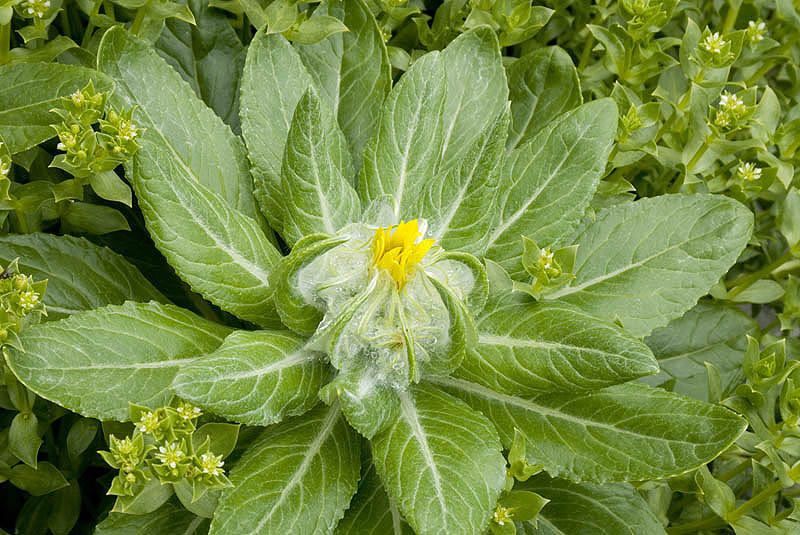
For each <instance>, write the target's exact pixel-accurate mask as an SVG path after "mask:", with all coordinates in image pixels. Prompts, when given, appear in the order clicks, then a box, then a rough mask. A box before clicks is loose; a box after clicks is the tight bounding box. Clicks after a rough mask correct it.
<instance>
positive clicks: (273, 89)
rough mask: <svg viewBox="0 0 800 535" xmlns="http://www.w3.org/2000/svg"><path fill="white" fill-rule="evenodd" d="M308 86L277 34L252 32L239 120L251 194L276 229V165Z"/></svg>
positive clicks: (278, 226)
mask: <svg viewBox="0 0 800 535" xmlns="http://www.w3.org/2000/svg"><path fill="white" fill-rule="evenodd" d="M311 84H312V80H311V77H310V76H309V74H308V72H307V71H306V68H305V67H304V66H303V62H302V61H300V57H299V56H298V55H297V51H295V49H294V48H292V45H291V44H289V42H288V41H287V40H286V39H285V38H284V37H283V36H282V35H280V34H269V35H267V34H266V33H264V30H261V31H259V32H258V33H256V35H255V37H254V38H253V41H252V42H251V43H250V46H249V48H248V50H247V59H246V61H245V64H244V72H243V73H242V96H241V101H240V103H239V116H240V118H241V122H242V137H243V138H244V141H245V143H246V144H247V157H248V158H249V159H250V163H251V164H252V166H253V167H252V172H253V181H254V185H255V190H254V193H255V196H256V199H257V201H258V205H259V208H260V209H261V212H262V213H263V214H264V216H266V218H267V220H268V221H269V223H270V225H272V228H274V229H275V230H276V231H278V232H280V231H281V225H282V221H283V204H282V193H281V162H282V161H283V151H284V147H285V146H286V136H287V135H288V133H289V127H290V126H291V124H292V115H293V114H294V110H295V108H296V107H297V103H298V102H299V101H300V98H301V97H302V96H303V94H304V93H305V92H306V90H307V89H308V87H309V86H310V85H311Z"/></svg>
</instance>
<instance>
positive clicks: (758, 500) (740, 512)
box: [725, 479, 783, 524]
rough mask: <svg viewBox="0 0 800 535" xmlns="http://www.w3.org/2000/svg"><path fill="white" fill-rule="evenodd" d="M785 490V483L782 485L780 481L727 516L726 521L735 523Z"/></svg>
mask: <svg viewBox="0 0 800 535" xmlns="http://www.w3.org/2000/svg"><path fill="white" fill-rule="evenodd" d="M782 490H783V483H781V481H780V479H779V480H778V481H776V482H774V483H773V484H772V485H769V486H768V487H766V488H764V490H762V491H761V492H759V493H758V494H756V495H755V496H753V497H752V498H750V499H749V500H747V501H746V502H744V503H743V504H742V505H740V506H739V507H737V508H736V509H734V510H733V511H731V512H730V513H728V514H727V515H725V519H726V520H727V521H728V522H729V523H731V524H732V523H733V522H735V521H736V520H738V519H739V518H741V517H742V516H744V515H745V514H746V513H747V512H748V511H750V510H751V509H753V508H754V507H756V506H758V505H761V504H762V503H764V502H765V501H767V500H768V499H769V498H771V497H772V496H774V495H775V494H777V493H779V492H780V491H782Z"/></svg>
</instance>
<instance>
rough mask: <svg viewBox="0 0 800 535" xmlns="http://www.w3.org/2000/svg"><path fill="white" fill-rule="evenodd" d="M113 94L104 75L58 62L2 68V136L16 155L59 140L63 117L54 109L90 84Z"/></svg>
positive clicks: (0, 115) (0, 117)
mask: <svg viewBox="0 0 800 535" xmlns="http://www.w3.org/2000/svg"><path fill="white" fill-rule="evenodd" d="M90 81H91V82H92V84H93V85H94V88H95V89H96V90H97V91H98V92H100V91H110V90H111V89H112V87H113V86H114V82H113V81H111V79H109V78H108V76H105V75H104V74H103V73H101V72H97V71H95V70H93V69H87V68H84V67H78V66H75V65H61V64H58V63H23V64H20V65H10V66H5V67H0V136H2V138H3V141H5V142H6V143H7V144H8V148H9V150H10V151H11V153H12V154H16V153H18V152H22V151H24V150H27V149H30V148H31V147H35V146H36V145H38V144H39V143H41V142H43V141H46V140H48V139H50V138H52V137H55V135H56V132H55V130H53V127H52V126H50V125H52V124H56V123H59V122H60V118H59V116H58V115H56V114H55V113H52V112H51V111H50V110H52V109H53V108H59V107H60V106H61V97H66V96H69V95H70V94H72V93H73V92H75V91H76V90H78V89H83V88H84V87H85V86H86V85H87V84H88V83H89V82H90Z"/></svg>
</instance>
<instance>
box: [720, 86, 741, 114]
mask: <svg viewBox="0 0 800 535" xmlns="http://www.w3.org/2000/svg"><path fill="white" fill-rule="evenodd" d="M719 106H720V108H722V109H724V110H725V111H728V112H731V113H734V114H736V113H741V112H743V111H744V101H743V100H742V99H741V98H739V97H738V96H736V95H734V94H731V93H728V92H727V91H725V92H723V93H722V95H721V96H720V97H719Z"/></svg>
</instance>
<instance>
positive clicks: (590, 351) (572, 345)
mask: <svg viewBox="0 0 800 535" xmlns="http://www.w3.org/2000/svg"><path fill="white" fill-rule="evenodd" d="M477 328H478V345H477V346H475V347H474V348H471V349H469V350H468V353H467V355H466V357H465V359H464V361H463V362H462V363H461V366H460V367H459V369H458V370H456V372H455V374H454V375H455V376H456V377H459V378H461V379H466V380H468V381H472V382H475V383H478V384H481V385H483V386H485V387H488V388H491V389H493V390H496V391H498V392H503V393H506V394H513V395H520V396H533V395H536V394H539V393H542V392H569V391H580V390H594V389H598V388H603V387H606V386H611V385H615V384H619V383H623V382H626V381H629V380H631V379H635V378H638V377H641V376H643V375H648V374H653V373H656V372H657V371H658V365H657V364H656V361H655V358H654V357H653V354H652V353H651V352H650V350H649V349H648V348H647V346H646V345H644V343H642V342H641V341H640V340H637V339H636V338H633V337H632V336H630V335H629V334H628V333H626V332H625V331H624V330H622V329H621V328H619V327H618V326H616V325H613V324H611V323H607V322H605V321H601V320H598V319H596V318H594V317H592V316H590V315H589V314H586V313H584V312H582V311H580V310H578V309H576V308H575V307H572V306H564V305H562V304H558V303H523V304H512V305H506V306H502V307H497V308H494V309H493V310H491V311H490V312H489V313H487V314H485V315H484V316H483V317H481V318H480V319H479V320H478V324H477Z"/></svg>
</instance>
